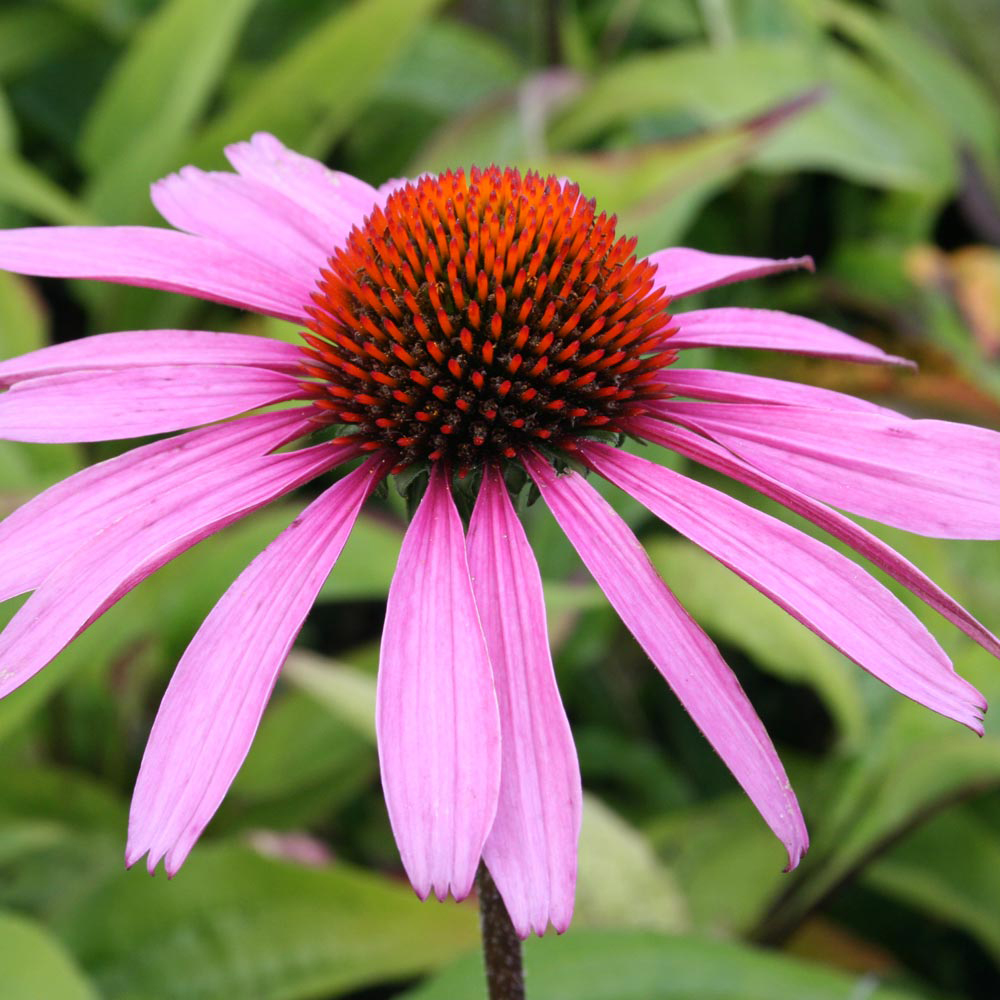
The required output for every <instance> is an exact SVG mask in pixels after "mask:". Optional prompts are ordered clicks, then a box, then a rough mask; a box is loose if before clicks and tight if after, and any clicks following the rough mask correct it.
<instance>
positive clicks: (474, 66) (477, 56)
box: [379, 20, 523, 115]
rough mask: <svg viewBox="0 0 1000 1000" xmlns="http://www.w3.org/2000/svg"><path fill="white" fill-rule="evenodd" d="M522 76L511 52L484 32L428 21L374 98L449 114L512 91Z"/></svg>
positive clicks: (520, 68) (457, 24) (456, 23)
mask: <svg viewBox="0 0 1000 1000" xmlns="http://www.w3.org/2000/svg"><path fill="white" fill-rule="evenodd" d="M522 71H523V70H522V67H521V64H520V63H519V62H518V60H517V59H516V58H515V56H514V54H513V53H512V52H511V51H510V49H509V48H507V47H506V46H505V45H503V44H502V43H501V42H500V41H498V40H497V39H495V38H493V37H492V36H490V35H488V34H486V33H485V32H482V31H477V30H475V29H474V28H471V27H469V26H468V25H465V24H461V23H459V22H457V21H447V20H439V21H432V22H430V23H429V24H427V25H425V26H424V27H423V28H422V29H421V30H420V32H419V33H418V34H417V35H416V37H415V38H414V40H413V44H412V45H411V46H410V48H409V49H408V50H407V51H406V52H405V53H404V54H403V57H402V58H401V59H400V61H399V62H398V64H397V65H396V66H394V67H393V68H392V70H391V71H390V72H389V74H388V76H387V78H386V80H385V82H384V83H383V84H382V86H381V87H380V88H379V96H380V97H382V98H385V99H388V100H393V101H398V102H399V103H401V104H408V105H413V104H417V105H420V106H421V107H424V108H427V109H428V110H430V111H434V112H436V113H437V114H440V115H453V114H457V113H458V112H460V111H464V110H465V109H466V108H468V107H471V106H472V105H473V104H477V103H479V102H480V101H482V100H484V99H485V98H487V97H489V96H490V95H492V94H495V93H497V92H498V91H502V90H506V89H508V88H510V87H513V86H514V85H515V84H516V83H517V81H518V78H519V77H520V75H521V73H522Z"/></svg>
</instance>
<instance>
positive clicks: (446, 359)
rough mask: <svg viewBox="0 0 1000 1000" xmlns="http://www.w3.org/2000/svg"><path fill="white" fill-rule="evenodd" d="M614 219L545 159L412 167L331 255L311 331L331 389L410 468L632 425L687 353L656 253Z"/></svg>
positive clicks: (335, 415) (332, 416) (563, 443)
mask: <svg viewBox="0 0 1000 1000" xmlns="http://www.w3.org/2000/svg"><path fill="white" fill-rule="evenodd" d="M615 221H616V220H615V218H614V216H611V217H610V218H609V217H608V216H607V215H606V214H601V215H599V216H598V215H596V211H595V206H594V202H593V201H586V200H584V199H583V198H581V197H580V190H579V188H578V187H577V186H576V185H573V184H568V183H564V182H561V181H559V180H557V179H556V178H554V177H548V178H544V179H543V178H542V177H540V176H539V175H538V174H534V173H529V174H526V175H525V176H523V177H522V176H521V175H520V173H518V171H516V170H510V169H508V170H500V169H499V168H497V167H490V168H489V169H487V170H479V169H475V168H473V169H472V170H471V171H470V172H469V174H468V175H466V173H465V172H464V171H462V170H459V171H456V172H450V171H449V172H448V173H445V174H442V175H440V176H438V177H425V178H422V179H420V180H418V181H415V182H413V183H411V184H407V185H406V186H405V187H403V188H401V189H400V190H398V191H396V192H395V193H394V194H393V195H392V196H391V197H390V198H389V199H388V201H387V202H386V205H385V207H384V208H381V209H380V208H376V209H375V210H374V211H373V213H372V214H371V216H370V217H369V218H368V219H366V221H365V223H364V224H363V225H362V226H361V227H360V228H355V229H354V230H353V231H352V233H351V235H350V237H349V239H348V241H347V245H346V246H345V247H343V248H342V249H340V250H338V251H337V252H336V253H335V254H334V255H333V256H332V257H331V258H330V260H329V266H328V267H327V268H324V269H323V271H322V272H321V280H320V282H319V289H318V291H317V292H315V293H314V295H313V300H314V305H313V306H312V307H310V309H309V314H310V316H311V318H312V322H311V323H310V327H311V330H312V333H306V334H305V335H304V336H305V339H306V341H307V343H308V346H307V347H305V348H304V351H305V354H306V361H305V364H304V367H305V371H306V373H307V374H308V376H309V377H310V379H311V380H314V381H310V382H309V383H308V385H309V389H310V391H311V392H312V393H313V394H314V395H315V397H316V405H317V406H318V407H320V408H322V409H323V410H325V411H326V413H327V414H328V420H329V422H330V423H332V424H349V425H351V427H352V429H353V433H355V434H357V435H358V436H359V437H361V438H363V439H364V441H365V447H366V448H369V449H372V450H374V449H378V448H384V447H388V448H393V449H396V450H397V451H398V453H399V455H400V460H399V466H400V467H403V466H407V465H410V464H412V463H414V462H421V461H426V460H429V461H438V460H444V461H447V462H448V463H449V464H450V465H451V466H452V468H454V469H456V470H457V471H459V472H464V471H466V470H470V469H475V468H478V467H480V466H482V465H483V464H485V463H487V462H495V461H499V460H501V459H505V458H507V459H509V458H513V457H515V455H517V453H518V451H519V450H521V449H523V448H526V447H537V446H538V445H545V446H547V447H549V448H553V449H572V441H573V439H574V438H577V437H580V436H582V435H587V434H589V433H593V432H594V431H595V430H597V429H603V430H606V431H615V430H617V429H618V428H619V426H620V425H621V423H622V421H623V420H624V419H625V418H626V417H628V416H632V415H635V414H637V413H640V412H642V410H643V401H644V400H647V399H649V398H650V397H652V396H659V395H661V392H660V391H659V390H658V389H657V386H656V380H655V375H656V372H657V371H658V370H660V369H661V368H663V367H664V366H666V365H668V364H670V362H672V361H673V360H674V357H675V354H674V352H672V351H670V350H669V347H668V338H669V336H670V333H671V331H670V329H669V323H670V317H669V315H668V314H667V311H666V307H667V301H666V298H665V296H664V295H663V293H662V292H661V291H658V290H654V287H653V274H654V270H655V269H654V266H653V265H651V264H649V263H648V262H646V261H645V260H637V259H636V257H635V252H634V251H635V243H636V241H635V240H634V239H624V238H620V239H616V237H615Z"/></svg>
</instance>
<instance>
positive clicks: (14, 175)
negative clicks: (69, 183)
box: [0, 152, 95, 226]
mask: <svg viewBox="0 0 1000 1000" xmlns="http://www.w3.org/2000/svg"><path fill="white" fill-rule="evenodd" d="M0 204H6V205H11V206H13V207H14V208H17V209H19V210H20V211H22V212H25V213H26V214H28V215H37V216H38V217H39V218H40V219H43V220H45V221H46V222H53V223H56V224H58V225H67V226H86V225H90V224H92V223H93V222H94V221H95V219H94V217H93V216H92V215H91V214H90V213H89V212H88V211H87V209H85V208H83V207H81V206H80V205H79V204H78V203H77V202H76V200H75V199H73V198H72V197H70V196H69V195H68V194H66V192H65V191H63V189H62V188H61V187H59V185H57V184H54V183H53V182H52V181H50V180H49V179H48V178H47V177H46V176H45V174H43V173H42V172H41V171H40V170H37V169H36V168H35V167H33V166H31V164H29V163H28V162H27V161H25V160H23V159H22V158H21V157H20V156H18V155H17V154H16V153H12V152H6V153H4V152H0Z"/></svg>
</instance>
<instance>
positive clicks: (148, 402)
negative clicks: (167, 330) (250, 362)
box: [0, 365, 303, 443]
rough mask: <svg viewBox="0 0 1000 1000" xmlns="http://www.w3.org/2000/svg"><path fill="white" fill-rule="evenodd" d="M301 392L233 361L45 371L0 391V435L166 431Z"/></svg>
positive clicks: (288, 380)
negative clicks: (67, 371) (50, 372)
mask: <svg viewBox="0 0 1000 1000" xmlns="http://www.w3.org/2000/svg"><path fill="white" fill-rule="evenodd" d="M302 394H303V392H302V389H301V387H300V385H299V383H298V381H297V380H296V379H294V378H292V377H291V376H289V375H282V374H280V373H279V372H273V371H267V370H265V369H262V368H242V367H238V366H236V365H200V366H193V365H188V366H184V365H155V366H152V367H149V368H131V369H124V370H119V371H82V372H70V373H66V374H63V375H46V376H44V377H42V378H36V379H30V380H29V381H27V382H18V383H17V384H16V385H15V386H14V387H13V388H12V389H8V390H7V391H6V392H5V393H3V394H2V395H0V438H6V439H8V440H10V441H43V442H47V443H52V442H56V441H115V440H120V439H122V438H130V437H142V436H143V435H146V434H165V433H166V432H168V431H176V430H181V429H182V428H185V427H192V426H195V425H197V424H207V423H210V422H211V421H213V420H224V419H226V418H227V417H233V416H236V415H237V414H239V413H245V412H246V411H247V410H253V409H256V408H257V407H258V406H268V405H269V404H271V403H280V402H283V401H285V400H290V399H295V398H296V397H299V396H301V395H302Z"/></svg>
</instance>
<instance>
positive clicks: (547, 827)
mask: <svg viewBox="0 0 1000 1000" xmlns="http://www.w3.org/2000/svg"><path fill="white" fill-rule="evenodd" d="M468 551H469V569H470V571H471V573H472V583H473V590H474V592H475V595H476V604H477V605H478V607H479V614H480V617H481V618H482V622H483V630H484V631H485V633H486V646H487V649H488V650H489V654H490V662H491V663H492V664H493V680H494V684H495V685H496V693H497V702H498V704H499V706H500V733H501V748H502V754H501V756H502V763H501V767H500V797H499V800H498V802H497V814H496V818H495V819H494V821H493V829H492V830H491V831H490V835H489V837H488V838H487V840H486V846H485V847H484V848H483V861H485V863H486V867H487V868H488V869H489V871H490V874H491V875H492V876H493V881H494V882H495V883H496V885H497V888H498V889H499V890H500V895H501V896H502V897H503V900H504V903H505V904H506V906H507V912H508V913H509V914H510V918H511V920H512V922H513V924H514V928H515V929H516V931H517V933H518V934H519V935H520V936H521V937H527V936H528V935H529V934H530V933H531V932H532V931H534V932H535V933H536V934H542V933H544V931H545V928H546V927H547V926H548V924H549V922H550V921H551V923H552V926H553V927H555V929H556V930H557V931H559V932H560V933H562V932H563V931H564V930H566V928H567V927H568V926H569V922H570V918H571V917H572V915H573V897H574V890H575V887H576V853H577V842H578V840H579V836H580V815H581V808H582V797H583V793H582V788H581V784H580V765H579V763H578V762H577V758H576V748H575V747H574V745H573V736H572V734H571V733H570V728H569V721H568V720H567V718H566V712H565V710H564V709H563V706H562V700H561V699H560V697H559V689H558V688H557V686H556V678H555V673H554V671H553V667H552V657H551V655H550V653H549V643H548V634H547V631H546V625H545V603H544V597H543V595H542V580H541V576H540V575H539V572H538V565H537V563H536V562H535V557H534V555H533V554H532V551H531V546H530V545H529V543H528V539H527V537H526V536H525V534H524V529H523V528H522V527H521V522H520V521H519V520H518V518H517V515H516V514H515V512H514V508H513V506H512V505H511V502H510V498H509V496H508V494H507V488H506V487H505V486H504V483H503V479H502V477H501V476H500V474H499V472H497V471H496V470H495V469H493V468H487V469H486V470H485V472H484V474H483V484H482V487H481V488H480V491H479V499H478V501H477V502H476V506H475V510H474V511H473V514H472V521H471V524H470V526H469V538H468Z"/></svg>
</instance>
